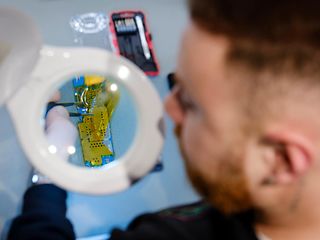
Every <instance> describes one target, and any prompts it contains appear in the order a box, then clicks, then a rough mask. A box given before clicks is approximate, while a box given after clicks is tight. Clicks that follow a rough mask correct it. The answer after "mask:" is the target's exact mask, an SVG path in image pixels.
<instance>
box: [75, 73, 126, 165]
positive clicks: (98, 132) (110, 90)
mask: <svg viewBox="0 0 320 240" xmlns="http://www.w3.org/2000/svg"><path fill="white" fill-rule="evenodd" d="M73 87H74V96H75V102H76V103H77V111H78V112H79V113H80V114H84V115H83V116H80V117H79V120H78V123H77V126H78V130H79V134H80V143H81V146H82V154H83V159H84V164H85V166H88V167H96V166H102V165H105V164H107V163H109V162H112V161H113V160H114V150H113V142H112V135H111V128H110V121H111V118H112V115H113V112H114V110H115V108H116V107H117V104H118V102H119V98H120V94H119V91H117V89H118V87H117V85H116V84H115V83H112V82H111V81H108V80H107V79H105V78H104V77H101V76H92V75H91V76H81V77H78V78H75V79H74V80H73Z"/></svg>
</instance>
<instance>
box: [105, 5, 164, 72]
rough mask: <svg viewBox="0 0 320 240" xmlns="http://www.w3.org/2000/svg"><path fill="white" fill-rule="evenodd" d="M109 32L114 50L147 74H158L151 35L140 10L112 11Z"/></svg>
mask: <svg viewBox="0 0 320 240" xmlns="http://www.w3.org/2000/svg"><path fill="white" fill-rule="evenodd" d="M110 32H111V38H112V45H113V48H114V50H115V51H116V52H117V53H118V54H120V55H122V56H124V57H126V58H127V59H130V60H131V61H132V62H134V63H135V64H136V65H138V66H139V67H140V68H141V69H142V70H143V71H144V72H145V73H146V74H147V75H149V76H157V75H159V64H158V62H157V59H156V56H155V54H154V48H153V44H152V37H151V34H150V31H149V28H148V26H147V24H146V17H145V14H144V13H143V12H141V11H121V12H113V13H111V16H110Z"/></svg>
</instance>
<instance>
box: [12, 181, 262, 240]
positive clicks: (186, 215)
mask: <svg viewBox="0 0 320 240" xmlns="http://www.w3.org/2000/svg"><path fill="white" fill-rule="evenodd" d="M66 197H67V194H66V192H65V191H64V190H62V189H60V188H58V187H56V186H54V185H50V184H45V185H38V186H34V187H31V188H29V189H28V190H27V192H26V193H25V195H24V204H23V208H22V213H21V215H20V216H18V217H17V218H15V219H14V220H13V222H12V225H11V229H10V231H9V237H8V239H9V240H18V239H24V240H28V239H32V240H37V239H48V240H51V239H54V240H62V239H75V235H74V231H73V227H72V224H71V223H70V221H69V220H68V219H67V218H66ZM252 223H253V217H252V214H250V213H243V214H238V215H234V216H229V217H226V216H224V215H222V214H221V213H220V212H218V211H217V210H215V209H214V208H212V207H210V206H208V205H206V204H204V203H202V202H200V203H195V204H191V205H187V206H182V207H177V208H172V209H168V210H164V211H161V212H158V213H153V214H144V215H141V216H139V217H138V218H136V219H135V220H134V221H133V222H132V223H131V224H130V225H129V226H128V229H127V230H125V231H123V230H120V229H115V230H113V231H112V233H111V239H112V240H120V239H124V240H164V239H170V240H171V239H183V240H195V239H197V240H198V239H202V240H207V239H208V240H209V239H210V240H215V239H219V240H220V239H223V240H229V239H230V240H231V239H232V240H257V238H256V236H255V232H254V229H253V227H252Z"/></svg>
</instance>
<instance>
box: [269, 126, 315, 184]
mask: <svg viewBox="0 0 320 240" xmlns="http://www.w3.org/2000/svg"><path fill="white" fill-rule="evenodd" d="M263 142H264V144H267V145H268V148H269V151H270V150H271V151H272V154H269V155H268V158H269V159H268V162H269V163H270V164H269V168H270V169H269V173H268V176H267V178H266V179H265V182H266V183H271V182H272V183H273V184H289V183H292V182H294V181H295V180H297V179H299V178H300V177H301V176H303V175H304V174H305V173H306V172H307V171H308V170H309V168H310V166H311V165H312V163H313V162H314V156H315V155H314V151H313V144H312V142H311V141H310V140H309V139H308V138H307V137H306V136H304V135H303V134H301V133H299V132H293V131H289V130H288V129H286V130H280V129H277V130H276V131H270V132H268V133H267V134H266V138H265V139H264V141H263ZM270 158H271V159H270ZM270 179H272V180H270Z"/></svg>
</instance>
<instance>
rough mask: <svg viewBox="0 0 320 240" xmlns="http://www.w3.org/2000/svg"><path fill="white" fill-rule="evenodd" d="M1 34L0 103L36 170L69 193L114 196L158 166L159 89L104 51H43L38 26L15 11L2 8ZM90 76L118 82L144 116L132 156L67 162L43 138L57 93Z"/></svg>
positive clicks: (160, 142)
mask: <svg viewBox="0 0 320 240" xmlns="http://www.w3.org/2000/svg"><path fill="white" fill-rule="evenodd" d="M0 32H1V36H0V75H1V79H0V88H1V89H2V90H3V94H2V95H0V104H1V105H2V104H5V105H6V106H7V108H8V110H9V113H10V115H11V118H12V121H13V123H14V126H15V129H16V133H17V135H18V138H19V141H20V144H21V146H22V148H23V150H24V152H25V153H26V155H27V157H28V159H29V160H30V162H31V164H32V165H33V166H34V167H35V168H36V169H37V170H39V171H40V172H41V173H43V174H44V175H46V176H47V177H48V178H50V179H51V180H52V181H53V182H54V183H56V184H57V185H59V186H61V187H63V188H66V189H68V190H71V191H77V192H82V193H88V194H108V193H113V192H117V191H121V190H124V189H126V188H128V187H129V186H130V185H131V184H132V183H133V182H134V181H136V180H137V179H139V178H141V177H143V176H144V175H146V174H147V173H148V172H149V171H150V170H151V169H152V168H153V166H154V165H155V164H156V163H157V159H158V156H159V154H160V151H161V149H162V145H163V132H162V130H161V123H162V117H163V110H162V104H161V100H160V98H159V96H158V94H157V92H156V90H155V89H154V87H153V86H152V84H151V83H150V81H149V80H148V78H147V77H146V76H145V74H144V73H143V72H142V71H141V70H140V69H139V68H138V67H136V66H135V65H134V64H133V63H131V62H129V61H128V60H126V59H124V58H122V57H119V56H116V55H113V54H112V53H110V52H107V51H104V50H101V49H94V48H61V47H53V46H42V43H41V37H40V35H39V33H38V31H37V29H36V27H35V26H34V23H33V22H32V20H31V19H30V18H29V17H28V16H26V15H24V14H22V13H20V12H18V11H16V10H13V9H10V8H0ZM84 75H99V76H106V77H107V78H108V79H112V81H113V83H114V84H115V85H113V86H112V87H111V89H113V90H117V86H123V87H124V88H125V89H126V90H127V91H128V92H129V93H130V95H131V96H132V101H133V102H134V105H135V111H136V116H137V129H136V131H135V135H134V138H133V143H132V144H131V146H130V147H129V149H128V151H126V152H125V153H124V154H123V155H122V156H121V157H120V158H119V159H117V161H113V162H111V163H109V164H106V165H103V166H100V167H80V166H76V165H72V164H70V163H69V162H68V161H65V160H62V159H61V158H60V157H59V155H57V154H55V151H52V146H51V145H50V143H49V141H48V140H47V138H46V135H45V132H44V111H45V106H46V105H47V102H48V100H49V98H50V95H52V94H53V89H59V87H60V86H62V85H63V84H65V83H66V80H68V79H73V78H74V77H75V76H84ZM92 101H93V100H92ZM94 101H96V100H95V99H94ZM94 114H95V113H88V116H91V115H94ZM88 119H90V118H88ZM82 121H83V118H82ZM78 125H79V124H78Z"/></svg>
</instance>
